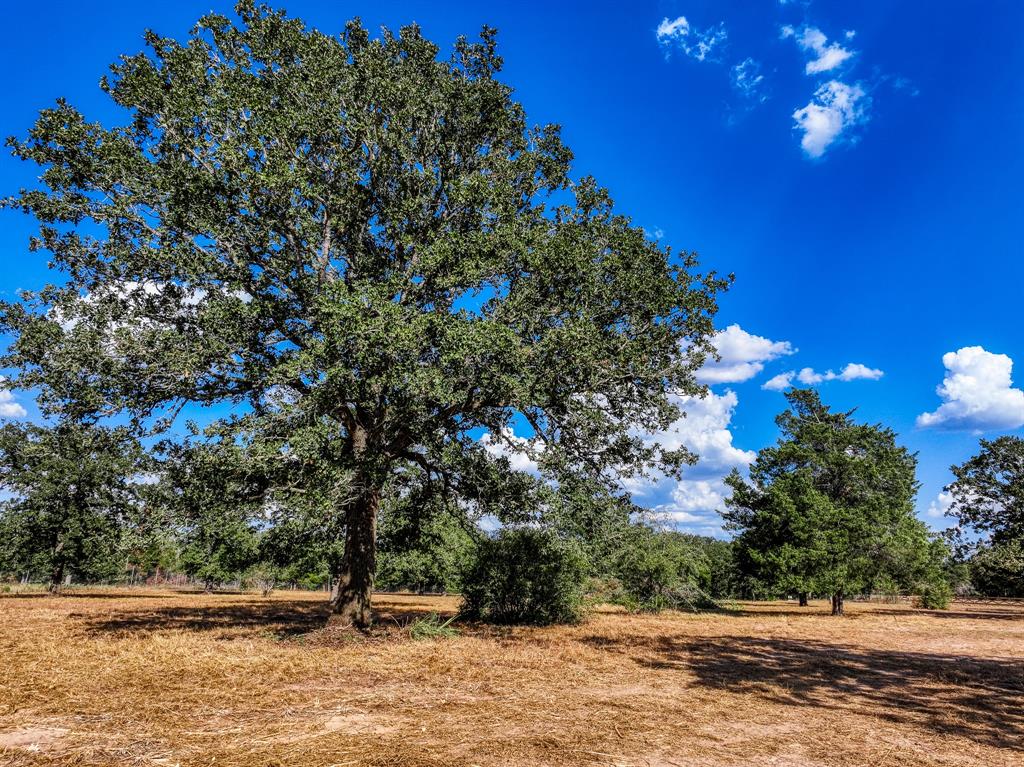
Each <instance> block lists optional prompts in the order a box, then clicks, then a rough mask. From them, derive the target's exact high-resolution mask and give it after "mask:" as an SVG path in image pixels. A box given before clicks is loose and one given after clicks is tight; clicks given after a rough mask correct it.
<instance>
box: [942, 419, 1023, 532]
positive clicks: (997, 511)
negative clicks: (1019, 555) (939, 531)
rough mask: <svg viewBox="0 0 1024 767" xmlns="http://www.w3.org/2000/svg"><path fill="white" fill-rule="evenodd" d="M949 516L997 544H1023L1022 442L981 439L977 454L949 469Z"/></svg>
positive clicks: (1009, 437) (1007, 438)
mask: <svg viewBox="0 0 1024 767" xmlns="http://www.w3.org/2000/svg"><path fill="white" fill-rule="evenodd" d="M950 471H951V472H953V476H954V477H955V479H954V481H953V482H952V483H951V484H950V485H949V487H947V488H946V490H947V492H949V493H950V494H951V495H952V497H953V502H952V504H951V505H950V507H949V513H950V514H951V515H953V516H955V517H956V518H957V520H958V521H959V524H960V526H961V527H967V528H971V529H973V530H975V531H977V532H980V533H984V534H987V535H988V536H990V537H991V539H992V541H993V542H994V543H996V544H1004V543H1013V542H1016V543H1021V542H1024V439H1021V438H1020V437H1015V436H1010V435H1007V436H1003V437H999V438H998V439H995V440H985V439H983V440H981V450H980V451H979V452H978V454H977V455H975V456H973V457H972V458H970V459H969V460H967V461H965V462H964V463H962V464H960V465H959V466H952V467H950Z"/></svg>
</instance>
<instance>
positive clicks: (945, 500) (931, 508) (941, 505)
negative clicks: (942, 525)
mask: <svg viewBox="0 0 1024 767" xmlns="http://www.w3.org/2000/svg"><path fill="white" fill-rule="evenodd" d="M952 505H953V494H952V493H947V492H946V491H944V490H943V491H942V492H940V493H939V494H938V495H937V496H935V498H934V499H933V500H932V502H931V503H929V504H928V510H927V511H926V512H925V515H926V516H927V517H929V518H930V519H942V518H943V517H945V516H946V512H947V511H949V507H950V506H952Z"/></svg>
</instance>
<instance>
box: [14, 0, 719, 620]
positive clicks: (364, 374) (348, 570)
mask: <svg viewBox="0 0 1024 767" xmlns="http://www.w3.org/2000/svg"><path fill="white" fill-rule="evenodd" d="M236 12H237V19H235V20H232V19H229V18H227V17H224V16H219V15H209V16H206V17H204V18H203V19H201V20H200V21H199V23H198V24H197V26H196V27H195V29H194V30H193V31H192V33H191V34H190V36H189V38H188V40H187V41H186V42H184V43H180V42H177V41H175V40H173V39H168V38H165V37H160V36H159V35H157V34H155V33H147V35H146V41H147V43H148V46H149V48H148V52H146V53H141V54H138V55H133V56H126V57H123V58H122V60H121V61H120V62H119V63H117V64H116V65H114V66H113V67H112V73H111V75H110V76H109V77H108V78H105V79H104V80H103V81H102V87H103V89H104V90H105V91H106V92H107V93H108V94H109V95H110V96H111V97H112V98H113V100H114V101H115V102H116V103H117V104H118V105H119V106H120V107H122V108H123V109H124V110H125V114H126V115H127V120H126V122H125V124H124V125H122V126H119V127H110V128H108V127H104V126H102V125H100V124H97V123H94V122H89V121H88V120H87V119H86V118H85V117H84V116H83V115H81V114H80V113H79V112H78V111H76V110H75V109H74V108H73V107H72V106H71V105H69V104H67V103H65V102H63V101H61V102H58V103H57V105H56V106H55V107H54V108H51V109H47V110H45V111H43V112H42V113H41V114H40V117H39V119H38V122H37V123H36V124H35V126H34V127H33V128H32V129H31V131H30V133H29V135H28V137H27V138H26V139H24V140H12V141H11V146H12V147H13V151H14V153H15V154H16V155H17V156H19V157H21V158H24V159H26V160H30V161H32V162H35V163H38V164H39V166H40V167H41V168H42V175H41V184H40V186H39V188H37V189H30V190H25V191H23V192H22V193H21V194H20V195H18V196H17V197H16V198H14V199H13V200H11V201H9V203H8V204H10V205H14V206H17V207H19V208H21V209H23V210H24V211H26V212H28V213H30V214H32V215H33V216H35V217H36V218H37V219H38V221H39V222H40V230H39V235H38V237H37V238H36V239H35V240H34V242H33V247H34V248H36V249H39V250H43V251H47V252H49V254H50V258H51V263H52V265H53V267H54V268H55V269H58V270H60V271H61V272H62V273H63V275H62V278H61V280H62V281H61V282H59V283H58V284H57V285H55V286H51V287H47V288H46V289H44V290H42V291H40V292H38V293H34V294H31V295H27V296H26V297H25V299H24V301H22V302H19V303H15V304H11V305H7V306H5V307H4V308H3V313H2V315H3V320H2V324H3V326H4V327H6V328H7V329H8V330H11V331H14V332H15V333H16V334H17V339H18V340H17V342H16V343H15V344H14V346H13V347H12V350H11V353H10V354H9V355H8V358H7V361H8V362H9V363H10V364H12V365H16V366H18V367H20V368H21V371H22V372H21V374H20V378H19V381H18V382H19V384H20V385H22V386H32V385H34V384H35V383H36V382H37V381H38V380H42V379H54V378H56V377H58V376H57V372H58V371H59V376H63V377H64V378H66V379H67V380H68V381H71V382H73V383H68V384H67V385H68V386H69V387H70V386H74V387H77V389H76V392H77V393H76V396H78V397H81V396H85V395H83V392H88V393H89V394H88V397H87V399H90V401H91V402H92V404H93V405H95V406H97V407H100V408H102V409H104V410H106V411H110V412H113V411H118V410H127V411H129V412H130V413H132V414H133V416H134V418H135V420H136V421H137V422H139V423H143V424H149V425H150V426H151V427H160V426H166V425H167V423H169V422H170V420H171V419H173V418H174V417H175V416H176V414H177V413H178V412H180V409H181V408H182V407H184V406H186V405H187V404H189V403H200V404H203V405H211V404H218V403H228V404H231V405H233V406H234V407H233V408H232V414H231V415H230V416H227V417H224V418H222V419H221V420H220V422H219V423H217V424H215V428H216V430H217V434H218V435H219V438H220V439H223V440H227V441H228V442H230V443H231V444H243V445H250V446H255V447H258V448H259V452H260V455H261V457H262V458H261V460H265V459H268V457H274V456H276V457H279V458H280V459H281V461H282V462H283V463H285V464H287V466H291V467H293V468H295V470H296V474H295V475H294V476H292V477H291V478H290V479H287V480H282V481H281V482H279V483H277V485H276V488H277V492H279V493H286V492H288V491H289V490H294V491H296V492H298V491H302V490H307V491H308V490H309V489H310V487H311V485H310V484H309V483H313V485H315V489H316V492H318V493H320V494H321V497H323V498H336V499H337V501H336V503H337V507H336V508H337V514H338V515H339V516H340V517H342V518H343V520H344V529H345V549H344V551H345V553H344V556H343V561H342V563H341V565H340V568H339V569H340V572H339V573H338V578H339V584H340V586H339V588H338V591H337V595H336V601H335V611H336V614H338V615H339V616H340V617H341V618H342V619H343V620H344V621H346V622H352V623H354V624H357V625H365V624H366V623H367V622H369V621H370V619H371V613H370V605H369V596H370V592H371V589H372V585H373V573H374V556H375V545H376V520H377V514H378V509H379V507H380V504H381V501H382V497H383V496H384V495H385V494H386V493H387V492H388V488H389V486H390V485H389V483H392V482H393V481H395V479H396V478H401V480H402V482H408V481H410V480H409V477H410V476H412V475H414V474H419V475H420V481H421V482H422V483H423V484H425V485H430V486H435V487H438V488H441V489H443V491H444V492H445V493H446V494H447V495H448V496H450V497H452V498H455V499H457V505H458V507H460V508H466V507H469V506H471V505H472V504H473V503H475V502H478V501H480V499H481V498H487V499H489V501H490V502H491V503H492V504H497V505H498V506H499V507H500V497H501V496H502V493H503V492H505V491H511V492H512V493H513V495H514V496H515V497H516V498H520V499H521V498H522V497H523V493H522V492H521V490H522V487H521V484H522V483H521V482H519V481H518V480H515V479H514V478H511V479H510V478H509V476H508V475H509V474H510V466H509V463H508V461H507V460H504V459H502V458H501V457H500V455H496V453H499V452H500V451H499V450H496V449H495V448H496V446H497V445H500V443H501V442H502V441H505V442H508V443H509V444H507V445H506V447H507V448H509V449H512V448H518V449H525V450H527V451H528V452H529V453H530V454H531V457H532V458H534V459H536V460H537V461H538V462H539V464H540V468H541V472H542V473H543V474H544V475H545V476H546V477H547V479H549V480H551V481H552V482H551V483H549V484H548V485H546V487H549V488H557V487H559V486H560V483H558V481H557V480H558V479H559V477H562V478H569V477H575V478H580V477H585V478H586V482H588V483H591V484H592V485H593V486H594V487H596V488H601V489H602V492H606V493H610V494H613V495H614V494H615V493H617V492H619V491H617V488H618V487H620V486H621V482H620V480H621V478H622V477H623V476H627V475H629V474H631V473H634V472H636V471H639V470H642V469H643V468H645V467H646V468H651V467H653V468H658V469H664V470H667V471H669V472H672V471H674V470H676V469H677V468H678V467H679V466H680V465H681V463H682V462H684V461H685V460H687V459H690V458H692V456H689V455H687V454H686V453H685V452H684V451H675V452H670V451H663V450H661V449H660V447H659V446H658V445H657V444H652V443H650V442H649V441H647V440H645V439H644V437H643V434H644V433H645V432H650V431H656V430H658V429H660V428H663V427H665V426H666V425H667V424H668V423H670V422H671V421H672V420H674V419H675V418H677V417H678V415H679V413H678V410H677V409H676V408H675V407H674V406H673V405H672V403H671V401H670V399H669V393H670V392H673V391H674V392H678V393H681V394H696V393H699V392H700V391H701V387H700V386H699V385H697V383H696V382H695V379H694V375H693V374H694V371H695V370H696V368H697V367H698V366H699V365H700V364H701V362H702V360H703V358H704V355H705V354H706V353H707V352H708V351H709V350H710V346H709V337H710V335H711V333H712V332H713V329H712V324H711V318H712V315H713V313H714V311H715V308H716V305H715V293H716V292H717V291H718V290H720V289H721V288H722V287H724V282H723V281H722V280H720V279H718V278H717V277H715V275H714V274H709V275H701V274H698V273H697V272H696V261H695V258H694V257H693V256H692V255H687V254H683V255H682V256H676V255H673V254H672V253H671V252H669V251H666V250H665V249H663V248H661V247H659V246H658V245H657V244H656V243H654V242H652V241H650V240H649V239H648V238H646V237H645V235H644V233H643V231H642V230H641V229H640V228H639V227H635V226H633V225H632V224H631V222H630V220H629V219H628V218H626V217H624V216H622V215H620V214H617V213H616V212H614V210H613V205H612V201H611V200H610V199H609V197H608V195H607V194H606V193H605V192H604V191H603V190H602V189H601V188H600V187H599V186H598V185H597V184H596V183H595V182H594V181H593V180H592V179H587V178H585V179H581V180H572V179H571V178H570V175H569V173H570V169H569V163H570V160H571V154H570V151H569V150H568V149H567V148H566V146H565V145H564V144H563V143H562V141H561V139H560V137H559V130H558V128H557V127H556V126H547V127H543V128H530V127H529V126H528V123H527V120H526V117H525V115H524V112H523V109H522V107H521V106H520V105H519V104H518V103H516V102H515V101H514V99H513V94H512V89H511V88H510V87H509V86H508V85H506V84H504V83H503V82H501V81H500V80H499V79H498V74H499V71H500V69H501V64H502V62H501V59H500V57H499V56H498V54H497V52H496V46H495V34H494V31H493V30H490V29H484V31H483V33H482V35H481V38H480V40H479V41H478V42H470V41H468V40H466V39H461V38H460V39H459V40H458V41H457V42H456V43H455V45H454V49H453V51H452V53H451V55H450V57H447V58H444V57H440V56H439V49H438V47H437V46H435V45H434V44H433V43H431V42H429V41H428V40H425V39H424V38H423V37H422V36H421V34H420V31H419V29H418V28H417V27H415V26H409V27H405V28H403V29H402V30H401V31H400V33H398V34H392V33H390V32H388V31H384V32H383V33H382V35H381V37H379V38H376V39H374V38H372V37H371V36H370V35H369V34H368V32H367V31H366V30H365V29H364V28H363V27H362V26H361V25H360V24H359V23H358V21H354V22H351V23H350V24H348V25H347V27H346V29H345V31H344V33H343V34H341V35H340V36H331V35H328V34H324V33H321V32H319V31H316V30H313V29H309V28H307V27H306V26H304V25H303V23H302V22H301V21H299V20H296V19H291V18H288V17H286V16H285V15H284V14H283V13H280V12H276V11H272V10H270V9H267V8H263V7H255V6H254V5H252V4H251V3H248V2H243V3H241V4H239V6H238V7H237V9H236ZM51 383H53V381H52V380H51ZM54 386H55V387H56V388H58V389H59V386H57V384H56V383H54ZM221 412H222V411H221ZM514 422H515V423H519V424H527V425H528V428H529V429H530V430H531V431H532V438H531V440H530V441H529V442H526V443H524V442H519V441H514V440H513V438H512V437H511V436H510V435H511V431H510V430H509V426H510V424H512V423H514ZM484 432H487V433H489V434H490V439H489V441H488V442H487V444H486V446H485V445H484V444H482V443H481V440H480V436H481V435H482V434H483V433H484ZM486 448H490V449H489V450H488V449H486ZM270 474H274V472H270ZM296 477H298V479H296ZM517 483H518V484H517ZM534 495H535V496H536V497H541V495H538V494H534Z"/></svg>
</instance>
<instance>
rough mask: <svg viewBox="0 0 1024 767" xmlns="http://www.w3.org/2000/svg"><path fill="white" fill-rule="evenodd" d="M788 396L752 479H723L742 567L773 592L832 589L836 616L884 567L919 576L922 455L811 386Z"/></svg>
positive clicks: (925, 554) (923, 558)
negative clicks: (917, 504)
mask: <svg viewBox="0 0 1024 767" xmlns="http://www.w3.org/2000/svg"><path fill="white" fill-rule="evenodd" d="M786 399H787V401H788V402H789V406H790V407H789V409H788V410H786V411H785V412H783V413H782V414H781V415H780V416H779V417H778V418H776V423H777V424H778V426H779V429H780V431H781V435H780V437H779V440H778V442H777V443H776V444H775V445H773V446H771V447H767V448H764V449H763V450H761V451H760V452H759V453H758V456H757V459H756V460H755V461H754V463H753V465H752V466H751V468H750V481H749V482H747V481H745V480H744V479H743V477H741V476H740V474H739V473H738V472H736V471H733V473H732V474H731V475H730V476H729V477H728V478H727V479H726V482H727V484H728V485H729V486H730V487H731V488H732V491H733V492H732V496H731V497H730V498H728V499H727V500H726V504H727V507H728V510H727V511H726V512H724V514H723V516H724V517H725V519H726V522H727V526H728V527H729V528H730V529H732V530H735V531H737V532H738V533H739V535H738V537H737V539H736V548H737V552H738V558H739V561H740V562H741V565H743V566H745V567H746V568H747V572H748V574H750V575H752V576H753V577H755V578H756V579H758V580H759V581H761V582H762V583H763V584H764V585H765V586H766V588H767V589H768V590H770V591H772V590H774V591H795V592H798V593H800V592H808V591H811V592H820V593H827V594H831V595H832V613H833V615H841V614H842V613H843V604H844V598H845V596H846V595H848V594H851V593H856V592H858V591H861V590H864V589H866V588H869V587H870V586H871V584H872V583H873V582H874V581H875V580H876V579H877V578H879V577H880V576H881V575H882V574H883V573H888V574H889V575H892V576H894V577H895V576H898V577H901V578H903V579H904V580H906V581H908V582H909V581H914V582H916V581H917V580H919V579H920V578H921V577H922V575H923V574H924V572H925V570H926V569H927V563H929V562H930V561H931V560H930V557H929V551H930V548H931V543H930V539H929V535H928V531H927V528H926V527H925V525H924V523H922V522H921V521H920V520H918V519H917V518H916V517H915V516H914V497H915V495H916V493H917V487H918V483H917V480H916V478H915V470H916V466H917V459H916V456H914V455H913V454H911V453H910V452H908V451H907V450H906V448H904V447H901V446H899V445H897V444H896V435H895V433H894V432H893V431H892V429H889V428H886V427H883V426H880V425H869V424H858V423H856V422H854V420H853V418H852V415H853V411H849V412H846V413H834V412H832V411H831V410H830V409H829V408H828V407H827V406H826V405H824V404H822V402H821V399H820V397H819V396H818V393H817V392H815V391H814V390H812V389H794V390H791V391H789V392H787V393H786Z"/></svg>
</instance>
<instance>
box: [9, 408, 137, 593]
mask: <svg viewBox="0 0 1024 767" xmlns="http://www.w3.org/2000/svg"><path fill="white" fill-rule="evenodd" d="M144 458H145V456H144V452H143V450H142V448H141V446H140V445H139V443H138V442H137V441H136V439H135V438H134V437H133V436H132V435H131V433H130V432H129V431H128V429H126V428H121V427H119V428H110V427H105V426H101V425H97V424H95V423H92V422H88V421H83V420H73V419H70V418H65V419H63V420H60V421H59V422H57V423H55V424H53V425H39V424H5V425H4V426H3V427H0V489H3V490H5V491H6V492H7V493H9V494H10V495H11V497H10V498H9V499H7V500H5V501H3V502H2V503H0V535H2V536H3V540H4V546H3V547H2V549H0V554H2V556H3V558H4V561H0V570H7V571H20V572H30V573H44V574H45V577H46V578H47V580H48V582H49V588H50V591H51V592H54V593H59V592H60V589H61V586H62V585H63V583H64V580H65V578H66V577H67V576H68V575H70V574H71V573H72V572H74V573H76V574H78V575H79V576H80V577H81V578H83V579H85V580H90V581H96V580H104V579H108V578H111V577H113V576H116V575H117V574H118V573H119V572H120V571H121V570H122V569H123V567H124V559H123V557H122V556H121V554H122V546H121V543H122V537H123V535H124V531H125V528H126V524H125V523H126V520H127V519H128V518H129V516H130V515H131V513H132V512H133V511H134V510H135V509H136V508H137V506H138V503H139V487H140V486H139V484H138V481H137V477H138V475H139V473H140V472H141V471H143V468H144Z"/></svg>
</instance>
